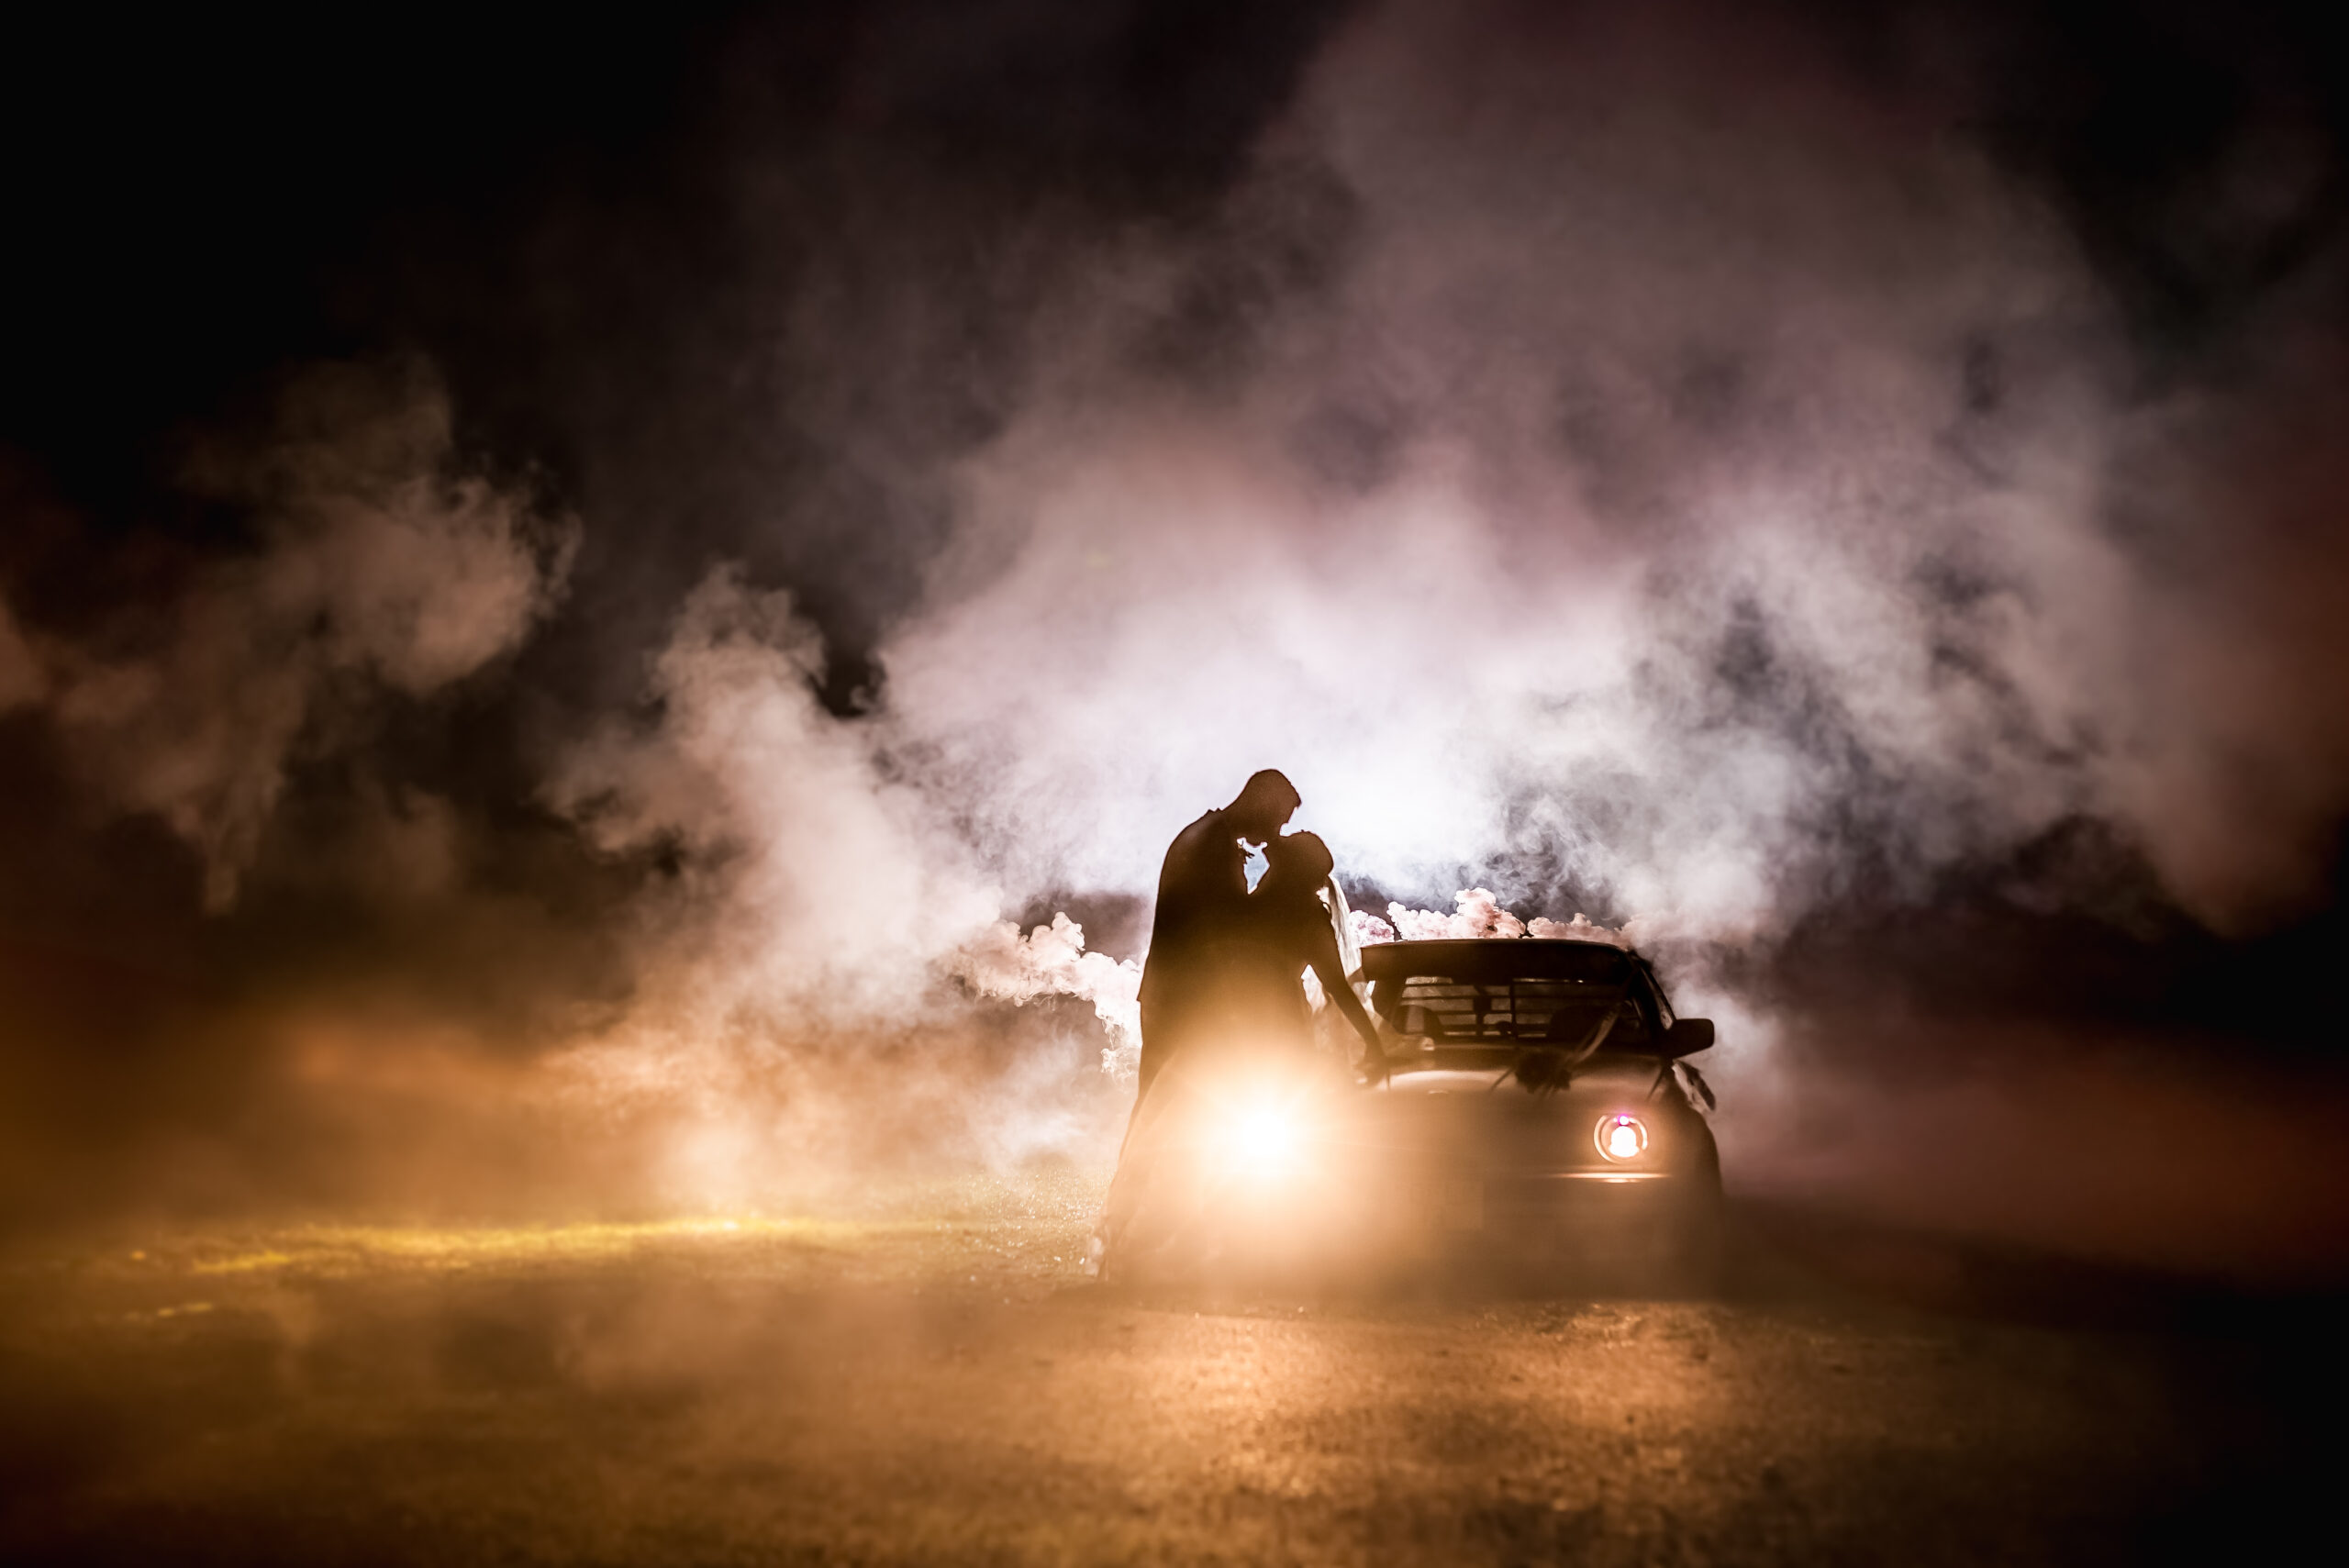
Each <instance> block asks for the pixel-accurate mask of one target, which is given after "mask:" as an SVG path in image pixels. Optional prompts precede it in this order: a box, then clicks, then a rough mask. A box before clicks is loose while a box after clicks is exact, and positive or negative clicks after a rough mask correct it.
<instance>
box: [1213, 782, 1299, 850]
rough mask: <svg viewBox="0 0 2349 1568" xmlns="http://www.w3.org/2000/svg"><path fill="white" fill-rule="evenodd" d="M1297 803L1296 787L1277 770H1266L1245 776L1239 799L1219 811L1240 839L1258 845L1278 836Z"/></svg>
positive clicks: (1294, 811)
mask: <svg viewBox="0 0 2349 1568" xmlns="http://www.w3.org/2000/svg"><path fill="white" fill-rule="evenodd" d="M1301 804H1303V802H1302V801H1301V800H1300V799H1299V797H1298V795H1297V786H1296V785H1295V784H1291V783H1289V782H1288V780H1287V778H1286V776H1284V775H1283V774H1282V773H1280V772H1279V770H1277V769H1275V768H1266V769H1264V771H1263V772H1262V773H1252V774H1250V775H1249V779H1248V782H1247V784H1244V785H1242V786H1241V791H1240V796H1239V798H1238V799H1236V800H1234V801H1233V802H1232V803H1231V804H1230V806H1225V807H1224V808H1223V815H1224V817H1226V819H1228V820H1229V821H1230V823H1231V826H1232V828H1233V830H1234V831H1235V832H1237V833H1238V834H1239V835H1240V837H1241V838H1243V839H1245V840H1248V841H1249V842H1250V843H1252V844H1261V843H1264V841H1265V840H1269V839H1272V838H1274V837H1275V836H1276V835H1278V834H1279V832H1280V830H1281V828H1282V827H1283V826H1285V825H1286V823H1287V821H1288V819H1289V818H1290V817H1293V816H1295V815H1296V813H1297V806H1300V805H1301Z"/></svg>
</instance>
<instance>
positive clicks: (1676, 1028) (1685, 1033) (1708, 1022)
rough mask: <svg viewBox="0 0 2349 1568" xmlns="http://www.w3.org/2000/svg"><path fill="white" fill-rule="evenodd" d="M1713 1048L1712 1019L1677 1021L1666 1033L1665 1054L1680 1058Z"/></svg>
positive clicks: (1684, 1019)
mask: <svg viewBox="0 0 2349 1568" xmlns="http://www.w3.org/2000/svg"><path fill="white" fill-rule="evenodd" d="M1712 1048H1713V1020H1712V1019H1710V1018H1678V1019H1675V1020H1674V1022H1673V1025H1672V1027H1671V1028H1670V1029H1666V1030H1664V1055H1666V1056H1669V1057H1674V1058H1678V1057H1683V1056H1694V1055H1696V1054H1697V1053H1698V1051H1710V1050H1712Z"/></svg>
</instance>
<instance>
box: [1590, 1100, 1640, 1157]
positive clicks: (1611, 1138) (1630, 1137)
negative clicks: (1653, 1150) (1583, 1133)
mask: <svg viewBox="0 0 2349 1568" xmlns="http://www.w3.org/2000/svg"><path fill="white" fill-rule="evenodd" d="M1593 1137H1594V1140H1596V1141H1597V1143H1598V1152H1599V1153H1600V1154H1601V1155H1603V1156H1604V1157H1606V1158H1607V1159H1609V1160H1613V1161H1615V1162H1619V1163H1620V1162H1623V1161H1627V1160H1636V1159H1638V1158H1639V1157H1640V1156H1641V1155H1642V1154H1645V1153H1646V1152H1647V1151H1648V1129H1647V1123H1645V1122H1643V1121H1642V1120H1641V1119H1640V1118H1638V1117H1635V1116H1632V1115H1631V1113H1630V1112H1628V1111H1617V1112H1616V1113H1615V1114H1614V1115H1612V1116H1606V1117H1601V1118H1599V1119H1598V1129H1597V1130H1596V1132H1595V1133H1594V1134H1593Z"/></svg>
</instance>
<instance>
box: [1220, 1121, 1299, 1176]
mask: <svg viewBox="0 0 2349 1568" xmlns="http://www.w3.org/2000/svg"><path fill="white" fill-rule="evenodd" d="M1224 1152H1225V1154H1226V1155H1227V1156H1228V1157H1229V1158H1230V1161H1231V1162H1232V1163H1233V1164H1235V1165H1237V1166H1239V1167H1240V1168H1241V1169H1242V1170H1245V1171H1250V1172H1253V1173H1257V1174H1259V1175H1271V1174H1275V1173H1279V1172H1281V1171H1285V1170H1286V1169H1287V1168H1288V1166H1289V1164H1290V1162H1292V1161H1293V1160H1295V1158H1296V1156H1297V1122H1296V1118H1294V1117H1293V1116H1292V1115H1291V1114H1290V1112H1289V1109H1288V1107H1287V1106H1283V1105H1278V1104H1264V1105H1254V1106H1244V1107H1242V1108H1241V1110H1240V1111H1239V1113H1238V1114H1237V1115H1235V1116H1234V1117H1233V1118H1232V1119H1231V1122H1230V1126H1229V1128H1228V1129H1226V1131H1225V1134H1224Z"/></svg>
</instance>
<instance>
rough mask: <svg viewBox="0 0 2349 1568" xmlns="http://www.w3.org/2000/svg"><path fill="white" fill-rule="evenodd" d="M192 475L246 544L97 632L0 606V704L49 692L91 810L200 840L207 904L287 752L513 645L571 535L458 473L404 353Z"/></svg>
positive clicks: (307, 383) (250, 831)
mask: <svg viewBox="0 0 2349 1568" xmlns="http://www.w3.org/2000/svg"><path fill="white" fill-rule="evenodd" d="M188 477H189V482H190V485H191V487H192V488H194V489H195V490H197V491H199V492H200V493H204V494H206V495H213V496H216V497H218V498H221V499H224V500H227V501H229V502H231V503H233V504H235V505H237V506H239V507H240V508H242V509H243V510H244V511H245V512H246V513H247V515H248V516H249V517H250V522H251V528H252V535H253V540H254V548H253V549H252V550H251V552H250V553H249V554H246V555H243V556H241V557H239V558H237V559H233V560H229V561H225V562H214V563H211V564H209V565H207V566H206V567H204V568H203V569H201V570H200V571H199V572H197V573H195V576H194V578H193V579H192V580H191V581H190V582H189V583H188V584H187V585H186V588H185V590H184V592H183V593H181V594H180V595H178V596H177V597H176V599H175V600H173V602H172V603H170V604H169V605H168V606H166V607H165V608H164V609H163V610H162V612H161V616H160V617H153V616H142V617H140V618H139V621H138V622H137V623H136V624H128V625H123V626H118V627H117V628H114V630H113V632H112V633H111V634H110V635H108V636H106V637H104V638H102V639H97V640H94V641H90V642H72V641H60V640H50V641H39V640H33V641H28V639H26V638H25V637H23V636H22V635H21V634H20V633H19V632H18V631H17V629H16V628H14V626H13V625H10V624H8V623H7V622H6V621H5V620H0V701H6V700H9V699H13V700H15V701H17V702H24V701H31V700H39V701H41V702H43V703H44V704H45V705H46V707H47V711H48V715H49V717H50V719H51V720H52V721H53V723H54V724H55V726H56V727H57V729H58V731H59V733H60V734H61V736H62V738H63V740H64V742H65V745H66V748H67V750H68V751H69V753H70V755H71V756H72V760H73V762H74V763H75V765H76V766H77V768H78V769H79V770H80V772H81V773H82V775H83V778H84V780H85V781H86V782H87V783H88V784H90V786H91V787H92V788H93V789H94V790H95V792H96V794H97V795H98V796H99V798H100V799H101V800H102V801H103V802H104V803H105V805H106V806H107V808H109V809H111V810H115V811H120V812H143V813H151V814H152V815H154V816H156V817H160V818H161V819H162V821H163V822H164V823H166V824H167V825H168V826H169V827H170V828H171V829H172V831H173V833H175V834H176V835H178V836H179V837H180V838H181V839H183V840H185V841H186V842H187V843H188V844H189V845H191V846H193V847H194V848H195V850H196V851H197V852H198V853H199V854H200V855H201V856H202V859H203V863H204V899H205V904H206V907H208V908H211V909H214V910H219V909H224V908H226V907H227V906H228V905H229V904H230V903H231V902H233V901H234V899H235V897H236V895H237V888H238V882H239V877H240V876H241V875H242V874H243V873H244V871H245V870H246V868H247V867H248V866H249V865H250V863H251V862H252V860H253V858H254V856H255V854H256V853H257V852H258V850H259V846H260V843H261V838H262V830H263V828H265V827H266V825H267V824H268V821H269V818H270V816H271V813H272V811H273V808H274V806H275V805H276V803H277V800H278V796H279V795H280V793H281V791H282V789H283V787H284V782H285V776H286V770H287V767H288V766H289V764H290V763H291V762H293V761H294V760H295V759H296V758H297V757H298V756H300V755H303V754H305V753H308V754H311V755H321V754H324V753H326V752H328V751H332V750H333V749H334V748H335V747H336V746H337V744H338V743H339V742H340V740H342V739H343V735H342V733H341V731H342V729H343V728H344V727H345V726H347V725H348V724H349V723H351V722H352V721H353V719H354V716H355V715H357V714H358V713H360V712H362V711H363V708H364V706H365V704H366V702H367V701H368V700H369V699H370V697H371V696H372V695H374V694H376V693H384V692H388V693H392V694H396V695H400V696H403V697H407V698H425V697H429V696H432V695H436V694H439V693H441V692H443V691H446V690H447V689H448V688H450V687H451V686H453V685H455V684H458V683H460V682H462V681H463V680H465V679H466V678H467V677H469V676H472V675H473V674H474V673H477V672H479V671H481V670H482V669H483V668H484V666H487V665H489V664H491V663H493V662H495V661H496V660H498V659H499V658H501V657H503V656H504V655H506V654H507V653H509V652H511V651H513V650H514V649H515V648H517V647H518V645H519V644H520V643H521V642H522V640H523V639H525V638H526V637H527V636H528V635H529V632H530V630H531V629H532V628H533V627H534V626H535V625H536V624H537V623H538V622H539V621H540V619H541V618H542V617H544V616H545V615H546V614H547V612H548V611H549V610H550V609H551V607H552V606H553V605H554V603H555V602H556V599H557V597H558V596H559V595H560V592H561V589H562V582H563V578H564V575H565V573H566V571H567V569H568V563H569V561H570V557H571V553H572V550H573V547H574V545H575V543H576V536H577V529H576V527H575V525H573V524H571V523H568V522H563V521H559V520H553V519H550V518H547V517H542V516H540V514H539V513H538V512H537V511H536V510H535V509H534V508H533V506H531V504H530V502H529V499H528V497H527V496H524V495H518V494H515V493H513V492H511V491H508V490H506V489H501V488H500V487H498V486H497V485H495V484H492V483H491V482H490V481H489V480H488V479H486V478H484V477H483V476H481V475H479V474H477V473H471V472H468V471H467V469H466V468H465V467H464V465H463V464H462V462H461V461H460V460H459V458H458V455H457V453H456V450H455V447H454V443H453V439H452V436H451V425H450V408H449V403H448V399H447V397H446V395H444V393H443V392H442V390H441V388H440V385H439V384H437V382H435V381H434V380H433V379H432V378H431V377H430V376H429V374H427V373H424V372H422V371H420V370H418V369H417V368H415V367H406V368H404V369H398V370H384V369H382V368H374V367H335V368H328V369H321V370H318V371H315V372H313V373H311V374H309V375H308V376H307V377H306V378H304V379H303V380H301V381H300V382H298V383H297V384H295V385H294V386H293V387H291V388H290V390H289V391H288V392H287V394H286V395H285V397H284V403H283V407H282V410H281V417H280V420H279V423H278V426H277V428H276V430H275V432H274V433H273V436H272V438H271V439H268V440H267V441H266V442H265V443H263V444H262V446H260V447H259V448H258V449H257V450H232V449H226V448H218V447H216V448H211V449H207V450H202V451H200V452H199V453H198V455H197V458H196V461H195V462H194V463H193V464H192V466H191V472H190V474H189V476H188Z"/></svg>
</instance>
